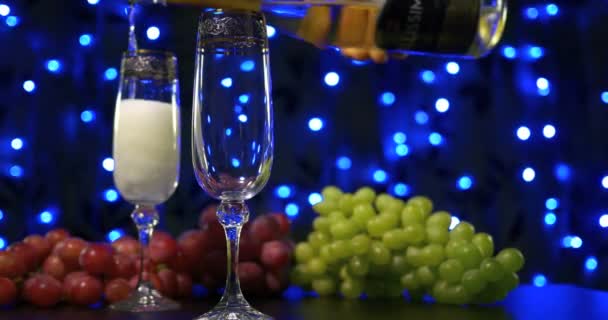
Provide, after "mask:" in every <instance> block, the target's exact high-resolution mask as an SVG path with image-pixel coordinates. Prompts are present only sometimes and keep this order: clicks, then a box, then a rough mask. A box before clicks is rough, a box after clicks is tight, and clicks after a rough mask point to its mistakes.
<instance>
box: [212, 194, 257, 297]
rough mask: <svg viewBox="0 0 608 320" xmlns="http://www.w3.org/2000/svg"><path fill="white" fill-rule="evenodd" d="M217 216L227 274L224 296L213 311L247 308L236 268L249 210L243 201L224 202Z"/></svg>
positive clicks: (219, 207)
mask: <svg viewBox="0 0 608 320" xmlns="http://www.w3.org/2000/svg"><path fill="white" fill-rule="evenodd" d="M217 216H218V219H219V221H220V223H221V224H222V226H223V227H224V232H225V233H226V247H227V248H226V249H227V262H228V270H227V271H228V272H227V277H226V287H225V289H224V294H223V295H222V299H221V300H220V302H219V303H218V305H217V306H216V307H215V309H217V308H234V307H237V306H248V305H249V303H247V301H246V300H245V297H244V296H243V293H242V292H241V285H240V283H239V276H238V267H239V241H240V238H241V229H242V228H243V225H244V224H245V223H246V222H247V220H248V219H249V209H248V208H247V205H246V204H245V202H244V201H230V200H224V201H222V203H220V205H219V206H218V209H217Z"/></svg>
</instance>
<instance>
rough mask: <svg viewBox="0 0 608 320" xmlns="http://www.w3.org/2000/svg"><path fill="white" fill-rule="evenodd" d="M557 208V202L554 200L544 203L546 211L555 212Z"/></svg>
mask: <svg viewBox="0 0 608 320" xmlns="http://www.w3.org/2000/svg"><path fill="white" fill-rule="evenodd" d="M558 207H559V200H557V199H556V198H548V199H547V200H546V201H545V208H547V209H548V210H555V209H557V208H558Z"/></svg>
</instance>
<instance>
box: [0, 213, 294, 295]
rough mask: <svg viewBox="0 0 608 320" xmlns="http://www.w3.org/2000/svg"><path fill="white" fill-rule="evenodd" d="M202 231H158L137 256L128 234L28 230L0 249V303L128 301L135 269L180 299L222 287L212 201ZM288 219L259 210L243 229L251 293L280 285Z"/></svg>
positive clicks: (243, 269)
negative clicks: (109, 237) (95, 236)
mask: <svg viewBox="0 0 608 320" xmlns="http://www.w3.org/2000/svg"><path fill="white" fill-rule="evenodd" d="M200 224H201V229H194V230H188V231H186V232H184V233H182V234H181V235H180V236H179V237H178V238H177V239H174V238H173V237H172V236H171V235H169V234H168V233H166V232H162V231H156V232H155V233H154V235H153V236H152V239H151V240H150V244H149V247H148V248H146V250H144V259H143V261H140V259H139V257H140V256H139V254H140V245H139V242H138V241H137V240H135V239H134V238H132V237H130V236H123V237H121V238H120V239H118V240H116V241H114V242H112V243H111V244H110V243H95V242H87V241H85V240H83V239H81V238H78V237H73V236H71V235H70V233H69V232H68V231H66V230H64V229H55V230H52V231H49V232H48V233H47V234H46V235H44V236H41V235H30V236H28V237H26V238H25V239H23V241H21V242H17V243H14V244H12V245H11V246H9V247H8V248H7V250H6V251H0V306H2V305H10V304H14V303H16V302H18V301H19V300H23V301H25V302H29V303H31V304H33V305H36V306H40V307H50V306H54V305H56V304H58V303H60V302H61V301H66V302H68V303H71V304H75V305H83V306H87V305H92V304H96V303H98V302H102V301H105V302H108V303H113V302H116V301H120V300H123V299H126V298H127V297H128V296H129V294H130V293H131V291H132V290H133V288H134V287H135V286H136V284H137V281H138V275H139V270H140V269H141V268H143V278H144V279H145V280H148V281H150V282H151V283H152V284H153V286H154V287H155V288H156V289H157V290H158V291H160V292H161V293H162V294H163V295H165V296H167V297H170V298H174V299H186V298H189V297H190V296H191V294H192V287H193V283H197V282H200V283H202V284H204V285H205V286H207V288H208V289H215V288H218V287H221V286H223V284H224V280H225V275H226V242H225V240H224V239H225V236H224V233H223V229H222V227H221V225H220V224H219V222H218V221H217V217H216V215H215V206H212V207H209V208H207V209H205V210H204V211H203V212H202V213H201V216H200ZM289 227H290V224H289V220H288V219H287V217H286V216H285V215H284V214H281V213H273V214H270V215H267V216H260V217H258V218H257V219H255V220H253V221H252V222H251V223H250V224H247V225H246V226H245V227H244V230H243V237H242V240H241V250H240V261H241V262H242V263H241V264H240V268H239V277H240V279H241V283H242V286H243V289H244V290H245V291H246V292H248V293H250V294H256V293H257V294H269V293H270V294H272V293H279V292H281V291H282V290H284V289H285V288H286V287H287V285H288V283H287V280H288V276H287V275H288V268H289V263H290V260H291V256H292V252H293V248H294V247H293V244H292V243H291V242H290V241H288V240H286V235H287V234H288V232H289Z"/></svg>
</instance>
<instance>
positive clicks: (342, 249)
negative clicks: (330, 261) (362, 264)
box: [329, 240, 353, 259]
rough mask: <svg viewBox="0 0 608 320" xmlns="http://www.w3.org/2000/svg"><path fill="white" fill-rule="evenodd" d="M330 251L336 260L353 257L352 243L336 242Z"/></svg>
mask: <svg viewBox="0 0 608 320" xmlns="http://www.w3.org/2000/svg"><path fill="white" fill-rule="evenodd" d="M329 249H330V250H329V251H330V252H331V254H332V255H333V256H334V257H336V259H344V258H348V257H350V256H352V253H353V250H352V248H351V246H350V241H347V240H336V241H334V242H333V243H332V244H330V245H329Z"/></svg>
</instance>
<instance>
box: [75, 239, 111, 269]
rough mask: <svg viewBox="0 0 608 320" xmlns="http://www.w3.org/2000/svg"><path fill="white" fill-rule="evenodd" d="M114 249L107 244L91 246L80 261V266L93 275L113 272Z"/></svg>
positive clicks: (81, 256)
mask: <svg viewBox="0 0 608 320" xmlns="http://www.w3.org/2000/svg"><path fill="white" fill-rule="evenodd" d="M113 254H114V252H113V249H112V247H111V246H110V245H109V244H106V243H92V244H89V245H88V246H87V247H86V248H85V249H84V250H82V252H81V253H80V257H79V259H78V261H79V263H80V266H81V267H82V268H83V269H84V270H85V271H86V272H88V273H90V274H93V275H103V274H109V273H111V272H112V268H111V267H112V266H113V264H114V261H113V259H112V255H113Z"/></svg>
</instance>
